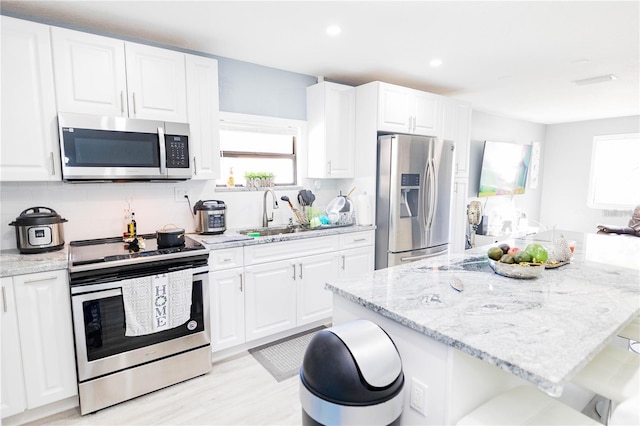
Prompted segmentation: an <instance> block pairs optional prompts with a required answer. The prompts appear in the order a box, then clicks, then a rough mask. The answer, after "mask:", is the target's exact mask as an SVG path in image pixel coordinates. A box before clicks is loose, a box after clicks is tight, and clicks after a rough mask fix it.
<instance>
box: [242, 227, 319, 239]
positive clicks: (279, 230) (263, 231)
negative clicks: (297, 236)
mask: <svg viewBox="0 0 640 426" xmlns="http://www.w3.org/2000/svg"><path fill="white" fill-rule="evenodd" d="M306 231H310V229H307V228H301V227H299V226H294V227H291V226H273V227H270V228H248V229H240V230H238V231H237V232H238V234H242V235H248V234H251V233H254V232H257V233H259V234H260V236H261V237H265V236H269V235H280V234H294V233H297V232H306Z"/></svg>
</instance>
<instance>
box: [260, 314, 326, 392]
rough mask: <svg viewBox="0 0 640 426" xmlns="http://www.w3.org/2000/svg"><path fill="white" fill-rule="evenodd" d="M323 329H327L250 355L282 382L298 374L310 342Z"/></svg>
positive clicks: (309, 331) (281, 341)
mask: <svg viewBox="0 0 640 426" xmlns="http://www.w3.org/2000/svg"><path fill="white" fill-rule="evenodd" d="M323 328H326V327H325V326H320V327H317V328H314V329H311V330H308V331H305V332H303V333H299V334H295V335H293V336H289V337H287V338H285V339H282V340H278V341H275V342H272V343H269V344H268V345H264V346H259V347H257V348H254V349H250V350H249V353H250V354H251V355H253V357H254V358H255V359H256V360H257V361H258V362H259V363H260V364H261V365H262V366H263V367H264V368H265V369H266V370H267V371H268V372H269V373H270V374H271V375H272V376H273V378H274V379H276V381H278V382H281V381H283V380H285V379H288V378H290V377H293V376H295V375H297V374H298V372H299V371H300V366H302V360H303V359H304V352H305V350H306V349H307V345H308V344H309V341H310V340H311V338H312V337H313V335H314V334H315V333H316V332H318V331H320V330H322V329H323Z"/></svg>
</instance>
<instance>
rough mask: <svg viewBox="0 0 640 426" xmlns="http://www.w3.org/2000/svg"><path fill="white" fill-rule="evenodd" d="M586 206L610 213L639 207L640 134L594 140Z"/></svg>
mask: <svg viewBox="0 0 640 426" xmlns="http://www.w3.org/2000/svg"><path fill="white" fill-rule="evenodd" d="M587 205H588V206H589V207H591V208H594V209H610V210H629V209H632V208H633V207H635V206H637V205H640V133H633V134H624V135H606V136H595V137H594V138H593V148H592V153H591V172H590V182H589V199H588V200H587Z"/></svg>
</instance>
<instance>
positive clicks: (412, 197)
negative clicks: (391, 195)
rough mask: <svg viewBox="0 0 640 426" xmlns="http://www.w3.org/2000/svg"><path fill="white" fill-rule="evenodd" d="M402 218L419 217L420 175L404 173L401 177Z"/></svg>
mask: <svg viewBox="0 0 640 426" xmlns="http://www.w3.org/2000/svg"><path fill="white" fill-rule="evenodd" d="M400 194H401V197H400V217H418V206H419V200H420V175H419V174H414V173H403V174H402V175H401V176H400Z"/></svg>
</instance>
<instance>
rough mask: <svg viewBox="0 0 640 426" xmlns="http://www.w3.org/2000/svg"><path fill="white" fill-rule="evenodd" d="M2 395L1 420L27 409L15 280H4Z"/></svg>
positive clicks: (0, 400)
mask: <svg viewBox="0 0 640 426" xmlns="http://www.w3.org/2000/svg"><path fill="white" fill-rule="evenodd" d="M2 308H3V309H2V345H1V346H0V348H1V349H2V354H1V355H0V356H2V371H1V372H0V374H2V393H1V394H0V410H1V411H0V412H1V413H2V414H1V415H2V418H5V417H8V416H13V415H14V414H18V413H21V412H22V411H24V410H26V409H27V398H26V395H25V393H24V378H23V377H22V355H21V353H20V332H19V331H18V312H17V309H16V302H15V296H14V291H13V279H12V278H11V277H3V278H2Z"/></svg>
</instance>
